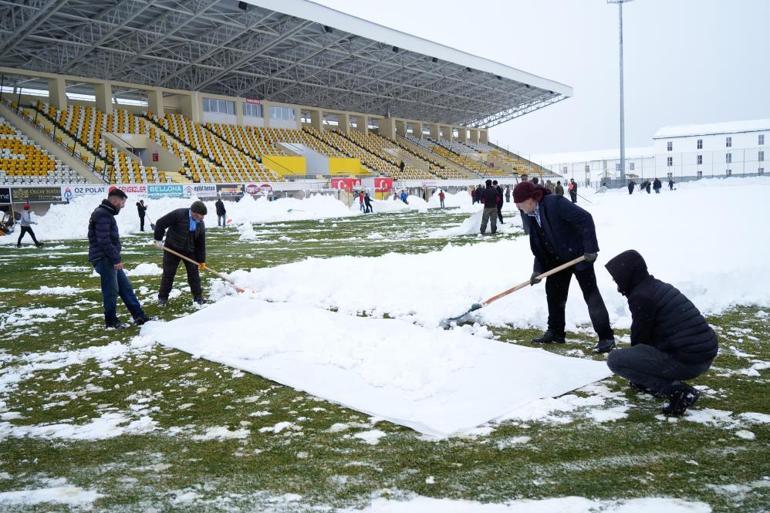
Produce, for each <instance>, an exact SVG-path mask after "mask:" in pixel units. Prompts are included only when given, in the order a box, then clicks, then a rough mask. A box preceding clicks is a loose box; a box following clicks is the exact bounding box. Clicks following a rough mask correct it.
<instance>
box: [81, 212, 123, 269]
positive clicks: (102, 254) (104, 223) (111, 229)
mask: <svg viewBox="0 0 770 513" xmlns="http://www.w3.org/2000/svg"><path fill="white" fill-rule="evenodd" d="M118 212H119V210H118V209H116V208H115V207H113V206H112V203H110V202H109V201H108V200H102V204H101V205H99V206H98V207H96V209H95V210H94V211H93V212H92V213H91V218H90V219H89V220H88V260H89V261H90V262H95V261H96V260H99V259H101V258H108V259H109V260H110V262H112V264H113V265H115V264H119V263H120V234H119V233H118V223H117V222H116V221H115V216H116V215H118Z"/></svg>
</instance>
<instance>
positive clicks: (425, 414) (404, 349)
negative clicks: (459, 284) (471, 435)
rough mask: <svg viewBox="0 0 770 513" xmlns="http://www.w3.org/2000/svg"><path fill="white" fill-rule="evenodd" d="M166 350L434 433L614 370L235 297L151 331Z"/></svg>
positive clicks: (460, 334) (460, 335) (465, 426)
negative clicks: (189, 355) (180, 352)
mask: <svg viewBox="0 0 770 513" xmlns="http://www.w3.org/2000/svg"><path fill="white" fill-rule="evenodd" d="M142 335H143V336H148V337H150V338H152V339H154V340H156V341H158V342H160V343H162V344H164V345H166V346H170V347H174V348H176V349H179V350H182V351H185V352H188V353H191V354H193V355H195V356H199V357H201V358H205V359H207V360H211V361H215V362H219V363H222V364H225V365H229V366H232V367H235V368H238V369H242V370H244V371H247V372H252V373H254V374H258V375H260V376H263V377H265V378H268V379H271V380H274V381H277V382H279V383H282V384H284V385H287V386H290V387H293V388H296V389H298V390H303V391H306V392H308V393H310V394H313V395H316V396H318V397H321V398H324V399H327V400H329V401H332V402H335V403H339V404H341V405H344V406H346V407H349V408H352V409H355V410H358V411H361V412H364V413H367V414H370V415H373V416H375V417H379V418H383V419H386V420H389V421H391V422H394V423H396V424H401V425H404V426H408V427H410V428H413V429H415V430H417V431H419V432H421V433H425V434H428V435H432V436H439V437H444V436H449V435H452V434H454V433H458V432H463V431H467V430H469V429H472V428H474V427H475V426H478V425H479V424H483V423H484V422H487V421H489V420H491V419H494V418H497V417H500V416H502V415H504V414H507V413H509V412H511V411H513V410H515V409H516V408H518V407H521V406H523V405H525V404H527V403H529V402H530V401H533V400H535V399H538V398H542V397H553V396H558V395H561V394H564V393H566V392H568V391H570V390H573V389H575V388H578V387H581V386H583V385H586V384H588V383H591V382H594V381H597V380H600V379H603V378H605V377H607V376H608V375H609V374H610V373H609V371H608V369H607V366H606V365H605V364H604V362H596V361H590V360H582V359H576V358H566V357H562V356H558V355H554V354H552V353H549V352H547V351H543V350H539V349H531V348H526V347H521V346H517V345H513V344H507V343H503V342H498V341H494V340H489V339H486V338H483V337H481V336H478V335H473V334H470V333H469V332H468V331H465V330H462V329H457V330H451V331H444V330H441V329H435V328H434V329H429V328H423V327H420V326H416V325H414V324H411V323H409V322H406V321H402V320H392V319H372V318H362V317H353V316H349V315H344V314H341V313H334V312H330V311H327V310H323V309H320V308H315V307H311V306H301V305H297V304H284V303H267V302H264V301H261V300H258V299H253V298H249V297H248V296H247V295H242V296H239V297H229V298H225V299H223V300H221V301H219V302H217V303H216V304H214V305H211V306H209V307H208V308H204V309H202V310H200V311H198V312H196V313H194V314H192V315H190V316H188V317H184V318H181V319H177V320H174V321H171V322H168V323H157V322H153V323H149V324H147V325H145V327H144V328H143V329H142Z"/></svg>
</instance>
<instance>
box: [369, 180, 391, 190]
mask: <svg viewBox="0 0 770 513" xmlns="http://www.w3.org/2000/svg"><path fill="white" fill-rule="evenodd" d="M392 190H393V179H392V178H375V179H374V191H375V192H390V191H392Z"/></svg>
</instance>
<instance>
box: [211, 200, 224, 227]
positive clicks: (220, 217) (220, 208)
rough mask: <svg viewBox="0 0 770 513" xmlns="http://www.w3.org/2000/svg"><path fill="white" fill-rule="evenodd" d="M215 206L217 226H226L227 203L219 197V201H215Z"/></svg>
mask: <svg viewBox="0 0 770 513" xmlns="http://www.w3.org/2000/svg"><path fill="white" fill-rule="evenodd" d="M214 206H215V207H216V209H217V226H222V227H224V226H225V225H226V224H227V217H226V216H225V214H227V210H225V204H224V203H223V202H222V198H221V197H220V198H217V202H216V203H214Z"/></svg>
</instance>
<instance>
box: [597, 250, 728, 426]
mask: <svg viewBox="0 0 770 513" xmlns="http://www.w3.org/2000/svg"><path fill="white" fill-rule="evenodd" d="M606 267H607V270H608V271H609V272H610V275H612V278H613V279H614V280H615V283H617V284H618V291H619V292H620V293H621V294H623V295H624V296H626V298H628V308H629V309H630V310H631V347H629V348H627V349H618V350H616V351H614V352H613V353H612V354H610V356H609V358H608V359H607V365H608V366H609V368H610V370H611V371H612V372H614V373H615V374H618V375H619V376H622V377H624V378H626V379H628V380H629V381H630V382H631V386H632V387H633V388H634V389H636V390H638V391H643V392H650V393H652V394H655V395H658V396H662V397H668V398H669V400H670V403H669V404H668V405H667V406H666V407H665V408H663V413H665V414H666V415H674V416H680V415H683V414H684V412H685V410H687V408H688V407H690V406H692V405H693V404H695V401H697V400H698V396H699V395H700V392H698V390H697V389H695V388H694V387H692V386H690V385H688V384H687V383H683V382H682V380H685V379H692V378H695V377H696V376H699V375H701V374H703V373H704V372H706V370H708V368H709V367H711V363H712V362H713V361H714V358H715V357H716V355H717V350H718V348H717V336H716V334H715V333H714V330H713V329H711V326H709V325H708V323H707V322H706V319H704V318H703V316H702V315H701V314H700V312H699V311H698V309H697V308H696V307H695V305H693V304H692V302H690V300H689V299H687V298H686V297H685V295H684V294H682V293H681V292H679V290H677V289H676V288H675V287H674V286H673V285H670V284H668V283H665V282H662V281H660V280H658V279H656V278H655V277H654V276H652V275H651V274H650V273H648V272H647V264H646V263H645V261H644V259H643V258H642V255H640V254H639V253H637V252H636V251H634V250H628V251H624V252H623V253H621V254H619V255H618V256H616V257H615V258H613V259H612V260H610V261H609V262H607V265H606Z"/></svg>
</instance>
